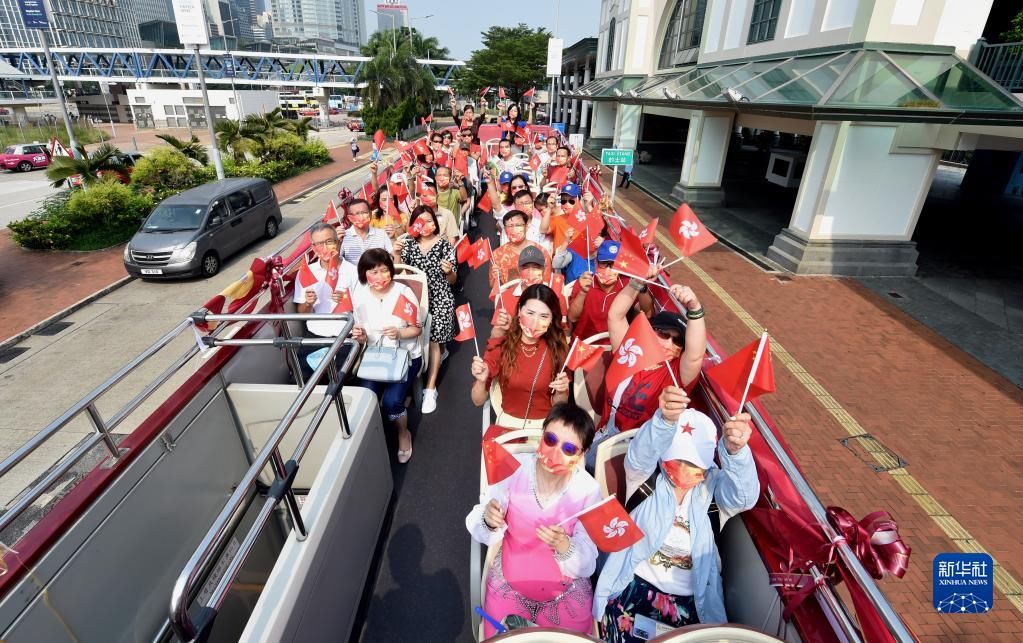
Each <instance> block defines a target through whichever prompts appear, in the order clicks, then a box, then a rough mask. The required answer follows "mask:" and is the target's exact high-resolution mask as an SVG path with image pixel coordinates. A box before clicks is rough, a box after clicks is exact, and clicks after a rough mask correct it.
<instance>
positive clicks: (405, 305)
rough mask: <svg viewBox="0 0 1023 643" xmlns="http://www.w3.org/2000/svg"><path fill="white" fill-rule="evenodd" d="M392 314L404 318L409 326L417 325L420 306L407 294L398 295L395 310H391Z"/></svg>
mask: <svg viewBox="0 0 1023 643" xmlns="http://www.w3.org/2000/svg"><path fill="white" fill-rule="evenodd" d="M391 314H392V315H394V316H395V317H397V318H398V319H401V320H404V321H405V322H407V323H408V325H409V326H415V325H416V324H418V323H419V307H418V306H416V305H415V304H414V303H413V302H412V301H411V300H409V298H408V297H406V296H405V295H398V301H397V302H395V304H394V310H392V311H391Z"/></svg>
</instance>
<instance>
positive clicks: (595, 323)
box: [568, 239, 653, 340]
mask: <svg viewBox="0 0 1023 643" xmlns="http://www.w3.org/2000/svg"><path fill="white" fill-rule="evenodd" d="M620 247H621V244H619V243H618V242H617V241H611V240H610V239H609V240H607V241H604V242H603V243H601V244H600V247H598V248H597V257H596V259H597V261H596V270H595V271H594V272H592V273H591V272H584V273H583V274H582V275H580V276H579V278H578V279H577V280H576V282H575V286H574V288H573V290H572V294H571V296H570V298H569V304H568V320H569V321H570V322H572V324H574V328H573V330H572V335H573V337H578V338H579V339H580V340H583V339H586V338H587V337H591V336H593V335H596V334H597V333H606V332H607V318H608V310H609V308H610V307H611V302H612V301H614V298H615V295H617V294H618V293H619V292H621V290H622V289H623V288H625V286H626V285H627V284H628V282H627V281H626V280H625V279H623V278H622V277H621V276H620V275H619V274H618V272H617V271H616V270H615V269H614V263H615V258H617V257H618V249H619V248H620ZM637 303H638V304H639V308H640V310H642V311H643V312H644V313H645V314H646V315H647V316H649V315H650V314H651V313H652V312H653V300H652V299H651V298H650V295H649V294H647V293H643V294H642V295H640V296H639V297H638V298H637Z"/></svg>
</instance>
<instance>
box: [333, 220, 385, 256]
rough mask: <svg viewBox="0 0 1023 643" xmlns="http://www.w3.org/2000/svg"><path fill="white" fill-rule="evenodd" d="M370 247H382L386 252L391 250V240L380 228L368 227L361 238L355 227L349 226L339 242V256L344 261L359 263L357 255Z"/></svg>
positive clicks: (360, 254)
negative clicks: (364, 236)
mask: <svg viewBox="0 0 1023 643" xmlns="http://www.w3.org/2000/svg"><path fill="white" fill-rule="evenodd" d="M370 248H383V249H384V250H386V251H387V252H388V253H390V252H391V249H392V246H391V240H390V239H389V238H388V237H387V233H386V232H384V231H383V230H381V229H380V228H372V227H371V228H370V229H369V232H367V234H366V238H365V239H363V238H362V237H361V236H360V235H359V233H358V232H356V231H355V228H351V229H349V230H348V232H347V233H346V234H345V238H344V240H343V241H342V242H341V256H342V257H344V260H345V261H350V262H352V263H353V264H355V265H359V257H361V256H362V253H363V252H365V251H367V250H369V249H370Z"/></svg>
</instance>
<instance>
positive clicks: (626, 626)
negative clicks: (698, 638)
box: [600, 576, 700, 643]
mask: <svg viewBox="0 0 1023 643" xmlns="http://www.w3.org/2000/svg"><path fill="white" fill-rule="evenodd" d="M636 616H646V617H647V618H651V619H653V620H655V621H658V622H660V623H664V624H665V625H668V626H670V627H673V628H676V627H684V626H686V625H693V624H694V623H699V622H700V619H699V618H698V617H697V616H696V601H695V600H694V599H693V597H692V596H675V595H674V594H665V593H664V592H662V591H660V590H659V589H657V587H656V586H654V585H653V584H651V583H648V582H647V581H645V580H643V579H642V578H640V577H639V576H633V577H632V582H631V583H629V585H628V586H627V587H626V588H625V589H624V590H623V591H622V593H621V594H619V595H618V596H617V597H616V598H613V599H611V600H609V601H608V602H607V607H606V608H605V609H604V616H603V618H601V619H600V634H601V638H602V639H603V640H604V641H607V643H641V642H642V641H645V640H647V637H643V638H640V637H638V636H636V635H635V634H634V633H633V631H632V628H633V625H634V624H635V620H636ZM649 638H654V637H653V635H651V636H650V637H649Z"/></svg>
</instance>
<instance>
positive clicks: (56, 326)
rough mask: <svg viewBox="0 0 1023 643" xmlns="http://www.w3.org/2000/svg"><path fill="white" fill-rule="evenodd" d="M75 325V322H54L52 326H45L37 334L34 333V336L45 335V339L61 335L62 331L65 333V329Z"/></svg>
mask: <svg viewBox="0 0 1023 643" xmlns="http://www.w3.org/2000/svg"><path fill="white" fill-rule="evenodd" d="M73 323H74V322H69V321H58V322H53V323H52V324H47V325H46V326H43V327H42V328H40V329H39V330H37V331H36V332H34V333H32V334H33V335H43V336H44V337H53V336H54V335H56V334H58V333H60V332H61V331H63V330H64V329H65V328H67V327H68V326H70V325H71V324H73Z"/></svg>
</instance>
